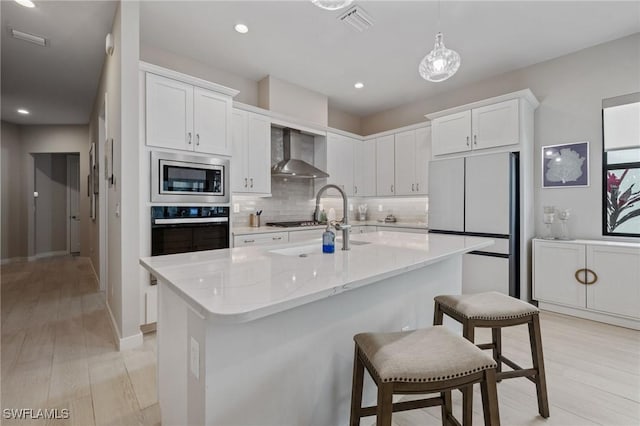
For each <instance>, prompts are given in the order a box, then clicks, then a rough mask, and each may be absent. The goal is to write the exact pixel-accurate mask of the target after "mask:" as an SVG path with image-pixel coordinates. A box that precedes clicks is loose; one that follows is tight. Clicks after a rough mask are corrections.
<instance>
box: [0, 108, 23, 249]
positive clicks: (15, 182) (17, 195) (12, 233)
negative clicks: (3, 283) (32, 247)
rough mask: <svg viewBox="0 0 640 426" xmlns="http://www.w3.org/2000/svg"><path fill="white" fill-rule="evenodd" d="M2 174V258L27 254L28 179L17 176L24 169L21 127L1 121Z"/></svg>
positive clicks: (0, 178)
mask: <svg viewBox="0 0 640 426" xmlns="http://www.w3.org/2000/svg"><path fill="white" fill-rule="evenodd" d="M1 128H2V135H1V138H0V148H1V151H2V176H0V184H1V188H0V191H1V194H2V209H1V210H0V215H1V217H2V228H1V229H2V232H1V235H2V246H1V247H2V249H1V254H0V258H2V260H7V259H17V258H25V257H27V220H26V219H27V205H26V203H24V202H22V199H21V195H22V194H23V193H24V191H25V189H24V188H26V183H25V178H24V177H23V178H21V179H20V178H19V179H16V177H19V176H21V174H22V173H23V172H24V171H23V170H22V167H21V165H22V161H21V160H22V157H21V155H22V150H21V145H20V127H19V126H18V125H16V124H13V123H8V122H6V121H3V122H2V123H1Z"/></svg>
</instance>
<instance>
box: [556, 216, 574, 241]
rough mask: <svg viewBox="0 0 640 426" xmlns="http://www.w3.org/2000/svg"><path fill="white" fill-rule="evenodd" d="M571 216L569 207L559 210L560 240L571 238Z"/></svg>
mask: <svg viewBox="0 0 640 426" xmlns="http://www.w3.org/2000/svg"><path fill="white" fill-rule="evenodd" d="M570 216H571V212H570V211H569V209H565V210H558V219H559V220H560V236H559V237H558V239H559V240H570V239H571V238H569V224H568V223H567V222H568V221H569V217H570Z"/></svg>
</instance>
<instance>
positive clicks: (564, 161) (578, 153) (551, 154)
mask: <svg viewBox="0 0 640 426" xmlns="http://www.w3.org/2000/svg"><path fill="white" fill-rule="evenodd" d="M576 186H589V142H577V143H570V144H564V145H548V146H543V147H542V187H543V188H569V187H576Z"/></svg>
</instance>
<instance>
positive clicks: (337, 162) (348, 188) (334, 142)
mask: <svg viewBox="0 0 640 426" xmlns="http://www.w3.org/2000/svg"><path fill="white" fill-rule="evenodd" d="M357 142H358V141H357V140H355V139H353V138H349V137H346V136H342V135H338V134H335V133H327V173H329V177H328V178H327V184H329V183H332V184H334V185H337V186H339V187H340V188H342V190H344V192H346V194H347V195H349V196H351V195H353V193H354V181H353V166H354V160H353V158H354V146H355V144H356V143H357ZM327 194H328V195H338V191H336V190H328V191H327Z"/></svg>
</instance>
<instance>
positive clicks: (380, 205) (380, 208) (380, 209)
mask: <svg viewBox="0 0 640 426" xmlns="http://www.w3.org/2000/svg"><path fill="white" fill-rule="evenodd" d="M378 211H379V212H381V211H382V204H378Z"/></svg>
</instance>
